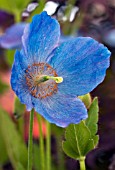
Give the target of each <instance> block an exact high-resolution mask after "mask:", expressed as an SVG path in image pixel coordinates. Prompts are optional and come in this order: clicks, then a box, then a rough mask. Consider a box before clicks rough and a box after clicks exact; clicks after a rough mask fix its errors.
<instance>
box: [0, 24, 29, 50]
mask: <svg viewBox="0 0 115 170" xmlns="http://www.w3.org/2000/svg"><path fill="white" fill-rule="evenodd" d="M26 25H28V24H27V23H23V22H22V23H18V24H14V25H12V26H11V27H9V28H8V29H7V30H6V32H5V33H4V34H3V35H2V36H1V37H0V46H1V47H2V48H6V49H15V48H21V47H22V41H21V38H22V35H23V31H24V28H25V26H26Z"/></svg>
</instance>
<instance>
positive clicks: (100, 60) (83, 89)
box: [49, 37, 111, 95]
mask: <svg viewBox="0 0 115 170" xmlns="http://www.w3.org/2000/svg"><path fill="white" fill-rule="evenodd" d="M110 54H111V53H110V51H109V50H108V49H107V48H106V47H104V45H102V44H99V43H98V42H97V41H95V40H94V39H92V38H84V37H79V38H77V39H74V40H71V41H68V42H65V43H63V44H61V45H60V47H58V48H57V50H55V51H54V56H53V57H52V58H51V60H50V61H49V63H50V64H51V65H52V67H53V68H54V69H55V70H56V72H57V74H58V76H62V77H63V82H62V83H60V84H59V85H58V90H59V91H60V92H61V93H62V94H70V95H72V94H74V95H75V94H76V95H84V94H86V93H88V92H90V91H92V90H93V89H94V88H95V87H96V86H97V85H98V84H99V83H101V82H102V81H103V79H104V77H105V74H106V69H107V68H108V67H109V60H110Z"/></svg>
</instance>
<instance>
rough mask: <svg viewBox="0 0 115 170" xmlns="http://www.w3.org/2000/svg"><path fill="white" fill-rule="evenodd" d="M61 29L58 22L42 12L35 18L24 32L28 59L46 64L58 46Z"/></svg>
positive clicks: (23, 39) (24, 43)
mask: <svg viewBox="0 0 115 170" xmlns="http://www.w3.org/2000/svg"><path fill="white" fill-rule="evenodd" d="M59 38H60V27H59V24H58V22H57V21H56V20H55V19H53V18H51V17H50V16H49V15H47V13H46V12H42V13H41V14H40V15H35V16H34V17H33V20H32V23H31V24H30V25H29V26H27V27H26V28H25V30H24V35H23V38H22V41H23V47H24V51H25V54H26V57H27V59H29V58H32V59H33V62H37V63H38V62H44V61H46V59H47V57H48V55H49V54H50V53H51V52H52V50H53V49H54V48H55V47H56V46H57V45H58V42H59Z"/></svg>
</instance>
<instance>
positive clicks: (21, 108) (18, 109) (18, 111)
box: [14, 97, 25, 119]
mask: <svg viewBox="0 0 115 170" xmlns="http://www.w3.org/2000/svg"><path fill="white" fill-rule="evenodd" d="M24 112H25V105H24V104H22V103H20V100H19V99H18V97H15V104H14V116H15V118H16V119H18V118H20V117H21V116H22V115H23V114H24Z"/></svg>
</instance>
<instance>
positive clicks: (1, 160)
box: [0, 129, 8, 166]
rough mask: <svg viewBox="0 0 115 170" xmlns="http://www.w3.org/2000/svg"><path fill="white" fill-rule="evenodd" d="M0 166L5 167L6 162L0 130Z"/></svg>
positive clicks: (4, 147)
mask: <svg viewBox="0 0 115 170" xmlns="http://www.w3.org/2000/svg"><path fill="white" fill-rule="evenodd" d="M0 153H2V154H0V166H3V165H5V164H6V163H7V162H8V154H7V151H6V146H5V143H4V140H3V135H2V133H1V129H0Z"/></svg>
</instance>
